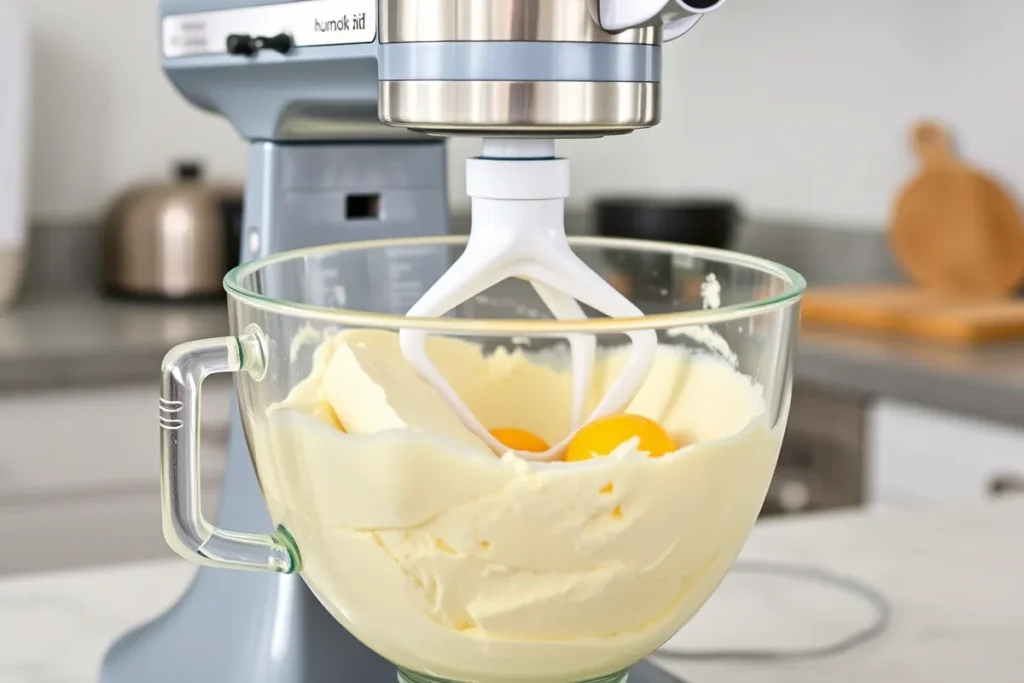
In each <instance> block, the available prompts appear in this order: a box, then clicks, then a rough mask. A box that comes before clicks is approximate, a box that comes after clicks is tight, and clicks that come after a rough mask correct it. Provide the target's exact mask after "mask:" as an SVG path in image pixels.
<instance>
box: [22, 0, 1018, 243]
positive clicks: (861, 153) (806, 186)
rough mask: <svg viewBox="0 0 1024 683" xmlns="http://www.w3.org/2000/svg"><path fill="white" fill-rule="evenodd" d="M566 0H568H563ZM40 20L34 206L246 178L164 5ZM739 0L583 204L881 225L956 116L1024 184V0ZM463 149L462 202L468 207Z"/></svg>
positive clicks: (715, 20) (67, 11)
mask: <svg viewBox="0 0 1024 683" xmlns="http://www.w3.org/2000/svg"><path fill="white" fill-rule="evenodd" d="M551 1H556V0H551ZM25 2H26V6H27V8H28V12H29V15H30V18H31V20H32V22H33V24H34V32H35V35H34V44H35V56H34V59H35V79H36V81H35V85H34V90H35V98H34V112H35V115H34V119H35V123H34V139H33V146H32V150H33V172H32V179H33V187H32V209H33V214H34V217H35V218H36V219H38V220H43V221H70V220H81V219H82V218H89V217H94V216H96V215H98V213H99V212H100V211H101V210H102V208H103V207H104V206H105V205H106V203H107V202H108V201H109V200H110V199H111V198H112V196H113V195H114V194H115V193H117V192H118V191H119V190H120V189H122V188H123V187H124V186H125V185H126V184H128V183H131V182H134V181H137V180H139V179H140V178H147V177H158V176H161V175H165V174H166V173H167V172H168V169H169V168H170V165H171V162H172V161H173V160H174V159H176V158H182V157H196V158H200V159H202V160H203V161H204V162H205V163H206V164H207V166H208V168H209V169H210V171H211V173H212V174H214V175H218V176H235V177H241V176H242V175H243V174H244V171H245V145H244V144H243V143H242V142H240V141H239V140H238V139H237V137H236V135H235V133H234V131H233V130H232V129H231V127H230V126H229V125H228V124H227V123H225V122H224V121H221V120H219V119H218V118H215V117H213V116H210V115H207V114H205V113H202V112H199V111H197V110H195V109H193V108H192V107H191V106H189V105H188V104H186V103H185V102H184V101H182V100H181V99H180V97H179V96H178V95H177V93H176V92H175V91H174V90H173V89H172V88H171V86H170V85H169V83H168V82H167V81H166V79H165V78H164V77H163V75H162V74H161V72H160V67H159V61H158V55H157V26H158V23H157V14H156V13H157V0H98V1H96V2H82V0H25ZM970 6H971V8H972V9H971V10H970V11H967V12H965V11H963V9H962V8H963V7H965V3H963V2H962V1H961V0H905V1H904V2H892V1H891V0H861V2H857V3H840V2H834V1H823V0H778V1H775V2H765V0H731V2H730V3H728V4H727V5H726V6H725V7H724V8H723V9H722V10H720V11H719V12H717V13H715V14H714V15H712V16H710V17H708V18H707V19H705V20H704V21H703V22H702V23H701V24H700V25H698V27H697V28H696V29H695V30H694V31H693V32H692V33H691V34H690V35H688V36H686V37H684V38H682V39H681V40H680V41H678V42H676V43H673V44H671V45H669V46H668V47H667V48H666V50H665V68H664V80H665V88H664V119H663V121H662V123H661V125H660V126H659V127H657V128H655V129H653V130H650V131H643V132H639V133H633V134H631V135H628V136H623V137H618V138H609V139H605V140H585V141H572V142H566V143H562V144H561V146H560V149H561V151H562V152H563V153H566V154H568V155H569V156H570V157H571V158H572V160H573V167H574V169H573V172H574V175H573V186H574V197H573V199H572V203H573V204H574V205H576V206H580V205H583V204H584V203H586V202H588V201H589V200H590V199H592V198H593V197H594V196H595V195H599V194H602V193H612V192H648V193H657V194H673V193H675V194H679V193H696V192H726V193H734V194H736V195H737V196H738V197H739V198H740V199H741V201H742V202H743V204H744V206H745V208H746V209H747V211H748V213H751V214H755V215H759V216H784V217H797V218H805V219H810V220H820V221H822V222H823V223H825V224H827V223H840V224H847V225H863V226H865V227H869V228H870V227H880V226H881V225H882V224H883V223H884V221H885V217H886V215H887V213H888V209H889V202H890V201H891V198H892V196H893V194H894V193H895V192H896V190H897V189H898V187H899V185H900V183H901V182H902V181H903V179H904V178H905V177H906V176H907V174H908V173H910V172H911V169H912V161H911V159H910V157H909V154H908V152H907V146H906V128H907V126H908V124H909V123H910V122H911V121H912V120H913V119H914V118H915V117H918V116H921V115H937V116H939V117H941V118H942V119H943V120H945V121H947V122H948V123H949V124H950V125H951V126H952V127H953V128H954V130H955V132H956V133H957V135H958V139H959V141H960V143H961V148H962V149H963V151H964V153H965V154H966V155H967V156H969V157H970V158H971V159H973V160H975V161H976V162H977V163H979V164H980V165H983V166H985V167H986V168H989V169H992V170H994V171H996V172H997V173H998V174H999V175H1001V176H1002V177H1003V179H1004V180H1006V181H1007V182H1008V183H1009V184H1010V185H1011V187H1013V188H1014V189H1015V190H1017V191H1018V193H1020V192H1021V190H1024V131H1022V130H1021V128H1022V127H1024V123H1021V117H1020V112H1021V111H1022V110H1024V41H1022V40H1021V39H1020V35H1019V28H1020V27H1021V26H1024V2H1021V1H1020V0H975V2H973V3H971V5H970ZM477 148H478V143H477V142H475V141H469V140H463V141H456V142H455V143H453V144H452V145H451V150H452V163H451V165H450V166H451V168H450V176H451V179H452V197H453V200H454V202H455V204H456V206H465V199H464V197H463V185H462V184H463V178H464V174H463V163H462V159H463V158H464V157H465V156H466V155H468V154H472V153H474V152H475V151H476V149H477Z"/></svg>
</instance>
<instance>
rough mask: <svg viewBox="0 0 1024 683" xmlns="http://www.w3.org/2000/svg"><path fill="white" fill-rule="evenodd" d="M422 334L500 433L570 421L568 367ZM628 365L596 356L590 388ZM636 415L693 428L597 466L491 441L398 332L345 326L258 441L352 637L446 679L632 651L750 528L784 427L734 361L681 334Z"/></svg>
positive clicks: (549, 431) (552, 433)
mask: <svg viewBox="0 0 1024 683" xmlns="http://www.w3.org/2000/svg"><path fill="white" fill-rule="evenodd" d="M428 348H429V351H430V354H431V357H432V358H433V359H434V361H435V363H436V364H437V365H438V366H439V368H441V370H442V371H443V372H444V373H445V375H446V376H447V377H448V379H449V381H451V383H452V385H453V386H454V387H455V389H456V390H457V391H458V392H459V394H460V396H461V397H462V398H463V400H464V401H465V402H466V403H467V404H468V405H469V406H470V407H471V409H473V411H474V412H475V414H476V415H477V416H478V417H479V418H480V420H481V421H482V422H483V423H484V425H485V426H487V427H488V428H495V427H507V426H514V427H521V428H525V429H529V430H531V431H533V432H535V433H537V434H539V435H540V436H542V437H543V438H545V439H546V440H548V441H549V442H556V441H558V440H559V438H560V437H561V436H562V435H563V434H564V433H565V431H566V430H567V429H568V427H569V409H570V404H571V377H570V376H569V374H568V372H567V371H566V370H564V369H561V368H559V364H558V363H542V362H537V361H535V360H533V359H531V358H529V357H527V356H525V355H523V354H521V353H515V354H509V353H506V352H498V353H495V354H492V355H490V356H487V357H485V356H484V355H483V353H482V352H481V351H480V349H479V348H478V347H476V346H474V345H472V344H469V343H467V342H463V341H458V340H453V339H443V338H433V339H431V341H430V344H429V347H428ZM625 360H626V358H625V354H618V353H613V354H610V355H608V356H607V357H605V358H603V359H602V360H601V361H600V363H599V365H598V368H597V375H596V381H595V387H594V394H593V400H594V401H596V400H597V398H599V397H600V395H601V394H602V392H603V391H604V390H605V389H606V388H607V386H608V385H609V383H610V382H611V381H612V380H613V379H614V377H615V376H616V374H617V372H618V371H619V370H621V368H622V367H623V366H624V364H625ZM563 365H564V364H563ZM629 412H633V413H638V414H641V415H645V416H647V417H650V418H652V419H654V420H657V421H658V422H659V423H661V424H662V425H663V426H664V427H665V428H666V429H668V430H669V432H670V433H672V434H674V435H676V436H677V437H680V438H681V440H682V441H686V442H689V441H696V443H694V444H693V445H691V446H688V447H685V448H683V449H681V450H680V451H677V452H676V453H672V454H668V455H666V456H665V457H662V458H657V459H653V458H648V457H646V455H645V454H644V453H641V452H637V450H636V447H635V442H628V443H626V444H623V445H622V446H621V447H620V448H619V449H618V450H616V451H615V452H614V453H613V454H612V455H610V456H609V457H607V458H599V459H595V460H591V461H588V462H583V463H528V462H526V461H524V460H522V459H520V458H518V457H516V456H515V455H514V454H511V453H510V454H506V455H505V456H503V457H498V456H495V455H493V454H491V453H490V451H488V450H487V449H486V447H485V446H484V445H483V443H482V442H480V441H479V440H478V439H477V438H476V437H475V436H473V435H472V434H470V433H469V432H468V430H466V429H465V428H464V427H462V425H461V423H459V422H458V420H457V419H455V416H454V413H452V411H451V410H450V409H449V408H448V407H447V405H446V404H444V402H443V401H442V400H441V399H440V397H439V396H438V395H437V394H436V392H435V391H434V390H433V389H432V388H431V387H429V386H428V385H426V384H424V383H422V381H421V380H419V378H418V377H417V376H416V375H415V373H414V372H413V371H412V370H411V369H410V368H409V367H408V365H407V364H406V363H405V361H404V360H403V359H402V357H401V354H400V352H399V349H398V343H397V336H396V335H394V334H392V333H388V332H348V333H344V334H341V335H337V336H333V337H331V338H329V339H327V340H326V341H324V343H323V344H321V346H320V347H319V348H318V350H317V352H316V357H315V362H314V368H313V371H312V373H311V374H310V376H309V377H308V379H306V380H305V381H304V382H303V383H301V384H300V385H298V386H297V387H296V388H295V389H294V390H293V391H292V393H291V394H290V395H289V397H288V398H287V399H286V400H285V401H283V402H282V403H280V404H277V405H275V406H273V407H272V408H271V409H270V410H269V411H268V413H267V416H266V420H265V421H264V422H262V423H260V424H258V425H256V426H255V427H254V428H253V429H252V430H251V432H252V433H251V434H250V437H251V438H252V439H253V442H254V443H253V446H254V448H253V451H254V457H255V460H256V464H257V468H258V471H259V476H260V482H261V484H262V486H263V488H264V493H265V495H266V498H267V502H268V505H269V508H270V512H271V515H272V517H273V519H274V521H275V522H277V523H280V524H283V525H284V526H285V527H286V528H287V529H288V530H289V531H290V532H291V533H292V535H293V536H294V537H295V539H296V542H297V544H298V547H299V548H300V551H301V554H302V564H303V566H302V571H303V576H304V577H305V579H306V581H307V583H308V584H309V585H310V587H311V588H312V590H313V591H314V593H315V594H316V595H317V596H318V597H319V598H320V600H321V601H322V602H323V603H324V605H325V606H326V607H327V608H328V610H330V612H331V613H332V614H333V615H334V616H335V617H336V618H337V619H338V620H339V621H340V622H341V623H342V624H343V625H345V626H346V627H347V628H348V629H349V630H350V631H352V633H354V634H355V635H356V636H357V637H358V638H359V639H360V640H362V641H364V642H365V643H366V644H367V645H369V646H370V647H371V648H373V649H374V650H376V651H377V652H378V653H380V654H381V655H383V656H384V657H386V658H388V659H390V660H391V661H393V662H395V663H397V664H399V665H401V666H403V667H406V668H408V669H411V670H414V671H417V672H420V673H425V674H429V675H433V676H436V677H440V678H446V679H453V680H473V681H485V682H486V683H523V682H528V681H546V682H550V683H568V682H570V681H579V680H584V679H587V678H591V677H593V676H595V675H599V674H604V673H608V672H609V671H613V670H615V669H616V668H625V667H628V666H629V665H631V664H632V663H633V662H635V661H636V660H638V659H639V658H641V657H643V656H645V655H647V654H648V653H649V652H650V651H652V650H653V649H655V648H656V647H657V646H659V645H660V644H661V643H663V642H664V641H665V640H667V639H668V638H669V637H671V636H672V635H673V634H674V633H675V632H676V631H677V630H678V629H679V628H680V627H681V626H682V625H683V624H685V623H686V622H687V621H688V620H689V619H691V618H692V617H693V615H694V614H695V613H696V611H697V610H698V609H699V608H700V607H701V605H703V603H704V602H705V600H706V599H707V598H708V596H709V595H710V594H711V592H712V591H713V590H714V589H715V588H716V587H717V585H718V583H719V582H720V581H721V579H722V578H723V576H724V575H725V572H726V571H727V569H728V567H729V566H730V564H731V563H732V561H733V560H734V559H735V557H736V555H737V554H738V552H739V550H740V548H741V546H742V545H743V543H744V541H745V540H746V537H747V535H748V533H749V531H750V528H751V526H752V525H753V523H754V521H755V519H756V517H757V514H758V511H759V509H760V507H761V504H762V502H763V500H764V496H765V493H766V491H767V488H768V484H769V482H770V480H771V476H772V472H773V470H774V468H775V462H776V459H777V457H778V453H779V447H780V443H781V437H782V432H783V430H784V427H785V425H784V424H783V423H780V424H777V425H775V426H774V427H773V428H770V427H769V425H768V422H767V419H766V417H765V414H764V413H765V405H764V400H763V396H762V391H761V388H760V387H758V386H757V385H756V384H753V383H752V382H751V381H750V380H749V379H748V378H746V377H744V376H742V375H741V374H739V373H738V372H736V371H735V370H734V369H733V368H732V367H730V366H729V365H728V364H726V363H724V362H719V361H716V360H713V359H710V358H704V357H698V356H686V355H682V354H680V353H677V352H675V351H673V350H671V349H668V348H664V349H660V350H659V353H658V357H657V361H656V366H655V369H654V371H653V372H651V373H650V375H649V378H648V380H647V383H646V384H645V386H644V388H643V390H642V392H641V393H640V395H639V396H638V397H637V398H636V399H635V401H634V402H633V404H632V405H631V406H630V408H629ZM338 421H340V423H341V424H342V425H344V426H345V429H346V430H348V432H349V433H348V434H346V433H343V432H341V431H340V430H339V429H338V426H337V425H338ZM682 437H685V438H682Z"/></svg>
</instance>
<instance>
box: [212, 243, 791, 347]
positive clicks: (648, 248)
mask: <svg viewBox="0 0 1024 683" xmlns="http://www.w3.org/2000/svg"><path fill="white" fill-rule="evenodd" d="M468 239H469V236H468V235H465V234H462V235H440V236H433V237H405V238H385V239H377V240H358V241H352V242H341V243H337V244H328V245H323V246H315V247H305V248H302V249H293V250H289V251H282V252H278V253H275V254H271V255H270V256H265V257H263V258H260V259H256V260H253V261H249V262H247V263H243V264H240V265H238V266H236V267H235V268H232V269H231V270H230V271H229V272H228V273H227V275H225V276H224V290H225V291H226V292H227V294H228V296H229V297H230V299H232V300H234V301H236V302H238V303H241V304H242V305H244V306H247V307H251V308H255V309H258V310H262V311H266V312H269V313H275V314H278V315H284V316H289V317H297V318H305V319H308V320H316V321H320V322H329V323H335V324H340V325H344V326H347V327H359V328H377V329H386V330H396V331H397V330H401V329H413V330H423V331H429V332H435V333H441V334H451V335H481V336H494V335H499V334H500V335H503V336H524V337H565V336H567V335H571V334H622V333H629V332H634V331H641V330H670V329H673V328H680V327H687V326H691V325H714V324H718V323H723V322H728V321H731V320H740V319H744V318H749V317H752V316H755V315H763V314H765V313H770V312H772V311H775V310H779V309H784V308H787V307H790V306H793V305H795V304H797V303H799V301H800V299H801V297H802V296H803V294H804V292H805V290H806V289H807V282H806V281H805V280H804V278H803V276H802V275H800V274H799V273H798V272H796V271H795V270H793V269H791V268H788V267H786V266H783V265H781V264H778V263H775V262H774V261H770V260H768V259H764V258H760V257H758V256H751V255H749V254H743V253H740V252H736V251H730V250H727V249H717V248H714V247H700V246H694V245H688V244H681V243H673V242H663V241H656V240H644V239H630V238H621V237H594V236H586V237H584V236H571V237H569V243H570V245H571V246H573V247H586V248H598V249H600V248H604V249H619V250H632V251H637V252H646V253H659V254H664V255H667V256H685V257H689V258H699V259H703V260H705V261H711V262H716V263H725V264H729V265H735V266H743V267H746V268H749V269H751V270H756V271H759V272H762V273H766V274H769V275H773V276H775V277H777V278H779V279H781V280H783V281H784V282H786V283H787V287H786V289H785V291H783V292H782V293H780V294H776V295H775V296H772V297H769V298H766V299H759V300H756V301H749V302H744V303H738V304H730V305H728V306H722V307H720V308H714V309H703V310H690V311H679V312H675V313H655V314H651V315H646V316H640V317H632V318H588V319H586V320H559V319H550V318H544V319H536V318H507V319H501V318H437V317H413V316H406V315H400V314H396V313H377V312H372V311H359V310H352V309H343V308H330V307H326V306H315V305H312V304H304V303H298V302H293V301H282V300H279V299H274V298H271V297H267V296H264V295H262V294H259V293H257V292H253V291H252V290H251V289H248V288H246V287H244V286H243V285H242V282H243V281H244V279H245V278H246V277H248V276H250V275H252V274H253V273H255V272H257V271H259V270H262V269H264V268H267V267H270V266H273V265H275V264H280V263H283V262H286V261H291V260H296V259H301V258H306V257H310V256H322V255H325V254H330V253H346V252H356V251H368V250H372V249H380V248H385V247H393V248H405V247H425V246H458V245H460V244H465V243H466V241H467V240H468Z"/></svg>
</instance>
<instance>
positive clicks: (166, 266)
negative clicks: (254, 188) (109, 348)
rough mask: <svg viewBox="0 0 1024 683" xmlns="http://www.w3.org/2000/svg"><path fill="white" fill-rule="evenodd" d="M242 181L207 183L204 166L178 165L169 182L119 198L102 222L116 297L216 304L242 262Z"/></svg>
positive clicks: (107, 283) (105, 274)
mask: <svg viewBox="0 0 1024 683" xmlns="http://www.w3.org/2000/svg"><path fill="white" fill-rule="evenodd" d="M242 200H243V189H242V186H241V185H240V184H229V183H214V182H207V181H205V180H204V178H203V168H202V166H201V165H200V164H198V163H193V162H183V163H179V164H178V165H177V167H176V169H175V175H174V178H173V180H171V181H170V182H156V183H147V184H144V185H139V186H137V187H134V188H131V189H129V190H128V191H126V192H125V193H124V194H123V195H121V196H120V197H119V198H118V199H117V200H116V201H115V202H114V203H113V205H112V206H111V208H110V210H109V212H108V214H107V217H106V220H105V221H104V223H103V258H102V272H101V275H102V282H103V289H104V292H105V293H106V294H107V295H109V296H112V297H117V298H130V299H144V300H149V301H197V300H200V301H201V300H217V299H220V298H222V297H223V296H224V290H223V286H222V280H223V278H224V275H225V274H226V273H227V272H228V271H229V270H230V269H231V268H234V267H235V266H236V265H238V261H239V254H240V253H241V239H242Z"/></svg>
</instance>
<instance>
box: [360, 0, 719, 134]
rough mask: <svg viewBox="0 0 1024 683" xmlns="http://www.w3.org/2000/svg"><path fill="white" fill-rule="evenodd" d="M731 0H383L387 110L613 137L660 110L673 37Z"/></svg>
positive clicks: (400, 115)
mask: <svg viewBox="0 0 1024 683" xmlns="http://www.w3.org/2000/svg"><path fill="white" fill-rule="evenodd" d="M723 1H724V0H693V1H692V2H682V1H679V0H668V1H667V2H666V0H489V1H488V2H479V1H474V0H381V2H380V8H381V17H380V44H381V47H380V55H379V60H380V71H379V77H380V97H379V115H380V120H381V121H382V122H384V123H386V124H389V125H393V126H401V127H403V128H408V129H412V130H421V131H426V132H431V133H435V134H448V135H477V136H488V135H500V136H510V135H528V136H531V137H576V136H587V137H589V136H602V135H611V134H617V133H627V132H630V131H632V130H636V129H640V128H647V127H650V126H653V125H655V124H656V123H658V121H659V120H660V114H661V106H660V94H661V83H660V80H661V49H660V48H661V45H662V42H663V40H664V38H665V37H676V36H678V35H682V33H684V32H685V31H686V30H688V29H689V28H690V27H692V26H693V25H694V24H695V23H696V21H697V20H698V19H699V18H700V16H701V15H702V14H703V13H706V12H708V11H711V10H712V9H715V8H717V7H718V6H720V5H721V4H722V2H723Z"/></svg>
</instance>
